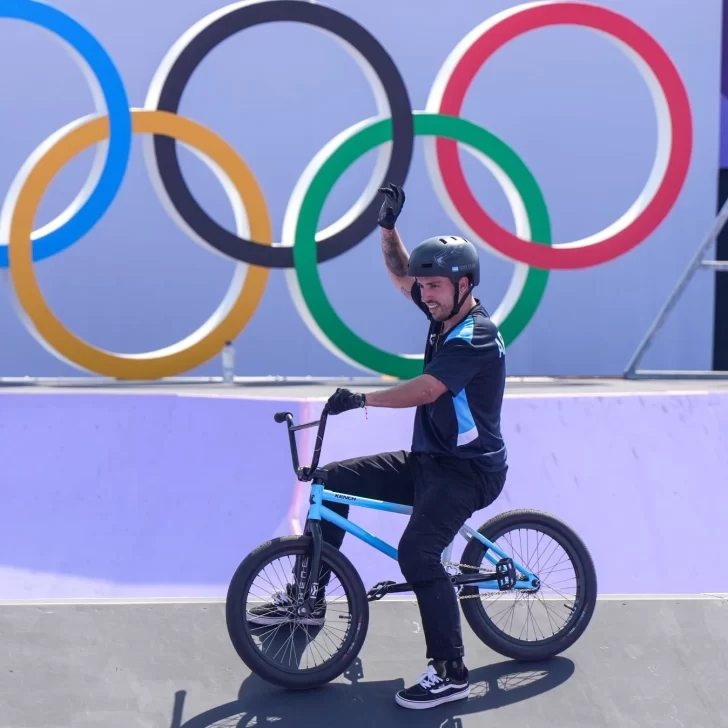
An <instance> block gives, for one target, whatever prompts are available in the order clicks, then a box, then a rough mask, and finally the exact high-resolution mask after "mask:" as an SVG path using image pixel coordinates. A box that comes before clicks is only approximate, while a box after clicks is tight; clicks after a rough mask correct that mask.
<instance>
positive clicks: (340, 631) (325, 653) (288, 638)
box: [237, 548, 360, 675]
mask: <svg viewBox="0 0 728 728" xmlns="http://www.w3.org/2000/svg"><path fill="white" fill-rule="evenodd" d="M297 559H302V560H303V564H304V566H305V567H306V573H308V578H305V579H304V582H305V588H306V589H308V588H309V586H310V581H311V579H310V570H309V569H308V561H309V556H308V549H304V548H301V549H296V550H291V551H290V552H288V553H285V554H283V555H277V556H275V557H273V558H272V559H268V560H266V562H265V563H264V564H263V565H262V566H261V568H260V569H258V571H257V572H256V574H255V575H254V576H253V577H252V579H249V580H248V582H247V583H246V585H245V588H244V591H243V594H242V599H241V609H240V610H239V612H238V614H237V619H238V627H239V628H240V629H241V631H242V632H243V633H244V635H245V639H247V641H248V642H249V643H250V644H251V645H252V646H253V647H255V649H256V650H257V652H258V655H259V656H260V657H261V658H262V659H263V660H264V661H265V662H266V663H268V665H270V666H271V667H273V668H275V669H276V670H279V671H281V672H285V673H287V674H297V675H314V674H316V673H318V672H321V671H323V670H326V669H327V668H329V667H330V666H331V665H332V664H333V663H335V662H337V661H338V660H340V659H341V657H342V655H344V654H346V653H347V651H348V650H349V649H350V647H351V645H352V643H353V641H354V639H355V638H356V635H357V632H358V629H357V622H358V621H359V616H360V615H358V614H357V610H356V607H355V606H354V605H355V600H354V593H353V586H352V585H351V584H350V583H349V580H348V579H347V576H346V575H345V574H341V573H340V572H339V570H338V569H337V568H336V567H335V566H333V565H332V564H331V563H330V562H329V561H328V560H326V559H325V557H324V556H323V554H322V567H321V576H322V579H323V578H324V577H325V576H326V575H329V583H328V586H327V587H326V593H325V598H324V601H325V603H326V610H325V615H324V618H323V624H310V623H306V620H305V618H303V619H302V618H301V617H294V618H293V621H289V622H287V623H278V624H270V623H269V624H256V623H253V622H251V621H249V618H248V617H249V613H250V610H251V609H253V608H255V607H258V608H259V609H258V610H257V616H258V618H261V617H262V618H263V619H266V620H270V617H271V610H270V609H266V610H263V609H260V608H261V607H263V606H264V605H265V604H266V603H270V602H271V599H272V598H273V597H274V595H275V594H280V595H281V596H282V597H283V600H284V601H288V600H290V599H291V598H293V599H294V600H295V598H296V596H297V594H298V589H297V588H296V587H295V586H293V587H290V586H289V585H291V584H293V583H294V582H295V579H294V577H293V574H294V568H295V564H296V560H297ZM281 606H282V608H283V609H285V610H286V611H289V612H291V613H292V612H294V611H295V610H294V609H293V607H292V606H290V605H289V604H282V605H281Z"/></svg>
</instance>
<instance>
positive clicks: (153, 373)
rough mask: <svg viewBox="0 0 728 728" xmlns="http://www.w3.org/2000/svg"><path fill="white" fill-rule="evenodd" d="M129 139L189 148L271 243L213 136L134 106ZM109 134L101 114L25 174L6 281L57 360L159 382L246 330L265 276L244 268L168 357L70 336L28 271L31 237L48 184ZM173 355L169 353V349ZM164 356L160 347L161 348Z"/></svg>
mask: <svg viewBox="0 0 728 728" xmlns="http://www.w3.org/2000/svg"><path fill="white" fill-rule="evenodd" d="M131 114H132V129H133V132H134V133H135V134H163V135H165V136H169V137H172V138H173V139H177V140H178V141H180V142H182V143H184V144H188V145H189V146H190V147H194V148H195V149H197V150H198V151H200V152H201V153H202V154H204V155H205V156H207V157H208V158H209V159H210V160H212V161H213V162H215V163H216V164H217V165H218V166H219V167H220V169H222V171H223V172H225V174H226V175H227V176H228V177H229V179H230V181H231V182H232V184H233V186H234V187H235V190H236V191H237V193H238V194H239V195H240V198H241V200H242V202H243V205H244V206H245V209H246V213H247V215H248V221H249V224H250V236H251V238H252V239H253V240H256V241H258V242H259V243H263V244H266V245H270V243H271V241H272V239H273V236H272V229H271V223H270V217H269V215H268V209H267V207H266V204H265V200H264V199H263V193H262V192H261V189H260V187H259V186H258V183H257V181H256V179H255V177H254V176H253V174H252V172H251V171H250V169H249V168H248V166H247V165H246V164H245V162H244V161H243V160H242V159H241V158H240V156H239V155H238V153H237V152H236V151H235V150H234V149H233V148H232V147H231V146H230V145H229V144H227V142H225V141H224V140H223V139H221V138H220V137H219V136H217V134H215V133H213V132H212V131H210V130H209V129H207V128H206V127H204V126H201V125H200V124H197V123H196V122H194V121H190V120H189V119H185V118H183V117H180V116H177V115H176V114H171V113H169V112H166V111H148V110H141V109H134V110H132V112H131ZM108 136H109V119H108V116H104V117H100V118H98V119H93V120H91V121H88V122H86V123H85V124H83V125H81V126H79V127H78V128H76V129H74V130H73V131H71V132H70V133H69V134H68V135H67V136H65V137H63V138H62V139H60V140H59V141H58V142H57V143H56V144H55V145H54V146H53V147H51V148H50V149H49V150H48V151H47V152H46V153H45V154H44V155H43V157H41V159H40V160H39V161H38V163H37V164H36V165H35V167H34V168H33V170H32V171H31V172H30V174H29V175H28V177H27V179H26V182H25V184H24V185H23V188H22V189H21V191H20V194H19V195H18V198H17V203H16V205H15V210H14V214H13V219H12V221H11V225H10V238H9V241H8V242H9V245H8V255H9V259H10V276H11V279H12V282H13V286H14V288H15V293H16V295H17V297H18V300H19V302H20V305H21V306H22V308H23V310H24V311H25V313H26V314H27V315H28V317H29V319H30V321H31V322H32V324H33V326H35V328H36V330H37V332H38V335H39V336H41V337H42V338H43V339H44V340H45V341H46V343H47V344H49V345H50V347H51V348H53V349H54V350H55V351H57V352H58V353H59V354H60V355H61V356H63V357H65V358H66V359H68V360H69V361H71V362H73V363H74V364H77V365H79V366H81V367H83V368H84V369H87V370H89V371H93V372H96V373H97V374H102V375H106V376H110V377H115V378H117V379H159V378H162V377H168V376H174V375H176V374H180V373H182V372H187V371H189V370H191V369H194V368H195V367H197V366H199V365H200V364H203V363H204V362H206V361H208V360H209V359H211V358H212V357H214V356H216V355H217V354H218V353H219V352H220V350H221V349H222V347H223V346H224V344H225V342H226V341H231V340H233V339H234V338H235V337H236V336H237V335H238V334H239V333H240V332H241V331H242V330H243V328H245V326H246V325H247V323H248V321H249V320H250V318H251V316H252V315H253V313H254V312H255V310H256V308H257V307H258V304H259V303H260V301H261V299H262V297H263V292H264V291H265V286H266V283H267V281H268V276H269V274H270V271H269V270H268V269H267V268H259V267H257V266H253V265H248V270H247V275H246V278H245V283H244V285H243V287H242V290H241V291H240V294H239V295H238V296H237V298H236V300H235V302H234V303H233V305H232V307H231V308H230V311H229V312H228V314H227V315H226V316H225V317H224V318H223V320H222V321H221V322H220V323H219V324H218V325H217V326H215V327H214V328H213V329H212V330H211V331H209V332H206V333H205V334H204V335H203V336H202V337H201V338H200V339H199V341H195V342H193V343H192V344H191V345H189V346H187V347H185V348H183V349H181V350H178V351H177V350H175V349H176V346H172V347H167V350H166V352H167V353H161V354H159V355H155V352H152V353H151V354H149V355H146V354H116V353H113V352H108V351H104V350H102V349H97V348H96V347H94V346H91V345H90V344H88V343H87V342H85V341H83V339H80V338H78V337H77V336H76V335H74V334H72V333H71V332H70V331H69V330H68V329H67V328H66V327H65V326H64V325H63V324H62V323H61V322H60V321H59V320H58V319H57V318H56V316H55V315H54V314H53V312H52V311H51V309H50V308H49V306H48V304H47V303H46V301H45V299H44V298H43V294H42V293H41V290H40V287H39V286H38V280H37V279H36V277H35V270H34V268H33V251H32V241H31V234H32V231H33V223H34V221H35V216H36V213H37V210H38V206H39V205H40V201H41V199H42V198H43V194H44V193H45V191H46V189H47V187H48V185H49V184H50V183H51V181H52V180H53V178H54V177H55V176H56V175H57V174H58V172H59V171H60V170H61V169H62V168H63V166H64V165H65V164H67V163H68V162H69V161H70V160H71V159H73V158H74V157H75V156H76V155H77V154H79V153H80V152H82V151H83V150H84V149H87V148H88V147H90V146H91V145H92V144H97V143H98V142H101V141H103V140H104V139H107V138H108ZM172 350H174V351H172ZM163 351H164V350H163Z"/></svg>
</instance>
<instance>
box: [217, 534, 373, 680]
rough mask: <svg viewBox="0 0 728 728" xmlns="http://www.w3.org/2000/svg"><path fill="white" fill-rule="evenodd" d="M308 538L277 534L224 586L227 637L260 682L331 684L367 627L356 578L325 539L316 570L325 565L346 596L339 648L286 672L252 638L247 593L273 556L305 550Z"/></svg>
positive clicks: (349, 660)
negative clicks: (343, 633) (345, 617)
mask: <svg viewBox="0 0 728 728" xmlns="http://www.w3.org/2000/svg"><path fill="white" fill-rule="evenodd" d="M311 550H312V539H311V537H310V536H308V535H304V536H282V537H280V538H274V539H271V540H270V541H267V542H265V543H263V544H261V545H260V546H258V547H257V548H256V549H255V550H253V551H252V552H251V553H250V554H249V555H248V556H247V557H246V558H245V559H244V560H243V561H242V563H241V564H240V566H238V568H237V569H236V571H235V574H234V575H233V578H232V580H231V582H230V586H229V587H228V593H227V601H226V610H225V617H226V622H227V629H228V634H229V636H230V640H231V642H232V644H233V647H234V648H235V651H236V652H237V653H238V656H239V657H240V659H241V660H242V661H243V662H244V663H245V664H246V665H247V666H248V667H249V668H250V670H252V671H253V672H254V673H255V674H256V675H258V676H259V677H260V678H262V679H263V680H266V681H267V682H269V683H271V684H273V685H277V686H278V687H283V688H288V689H291V690H310V689H312V688H317V687H320V686H321V685H324V684H325V683H328V682H331V681H332V680H334V679H335V678H337V677H338V676H339V675H341V674H342V673H344V672H345V671H346V670H347V669H348V667H349V666H350V665H351V663H352V662H353V661H354V659H355V658H356V657H357V655H358V654H359V651H360V650H361V648H362V645H363V644H364V639H365V637H366V634H367V630H368V629H369V602H368V601H367V596H366V591H365V589H364V584H363V583H362V580H361V577H360V576H359V574H358V572H357V571H356V569H355V568H354V566H353V565H352V563H351V562H350V561H349V559H347V558H346V557H345V556H344V555H343V554H342V553H341V552H339V551H337V550H336V549H335V548H333V547H332V546H330V545H329V544H327V543H324V544H323V551H322V553H321V561H322V569H323V568H324V566H326V567H328V568H330V569H331V573H332V575H336V577H337V578H338V580H339V581H340V582H341V585H342V587H343V588H344V591H345V592H346V595H347V597H348V601H349V606H350V609H349V611H350V615H351V620H350V621H349V630H348V634H347V635H346V638H345V639H344V640H343V644H342V645H341V647H340V648H339V649H338V650H337V651H336V652H335V654H334V655H332V656H331V657H330V658H329V660H327V661H326V662H325V663H324V664H323V665H321V666H318V667H315V668H311V669H307V670H286V669H283V668H282V667H280V666H277V665H274V664H272V663H271V661H269V660H268V658H266V657H265V656H264V655H263V654H262V653H261V652H260V650H259V649H258V647H257V646H256V644H255V643H254V641H253V638H252V633H251V628H250V625H249V623H248V621H247V619H246V604H247V596H248V592H249V590H250V587H251V585H252V584H253V582H254V581H255V578H256V576H257V575H258V574H259V573H260V571H261V570H262V569H263V568H265V566H266V565H267V564H268V563H270V562H271V561H274V560H275V559H278V558H281V557H285V556H293V557H294V558H295V557H296V556H302V555H306V554H310V553H311Z"/></svg>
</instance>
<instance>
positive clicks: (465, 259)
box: [407, 235, 480, 286]
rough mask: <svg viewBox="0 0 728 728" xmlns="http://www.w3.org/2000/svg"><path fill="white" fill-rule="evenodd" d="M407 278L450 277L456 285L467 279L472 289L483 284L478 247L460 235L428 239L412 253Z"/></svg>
mask: <svg viewBox="0 0 728 728" xmlns="http://www.w3.org/2000/svg"><path fill="white" fill-rule="evenodd" d="M407 275H408V276H412V277H413V278H414V277H417V276H419V277H420V278H422V277H424V276H447V277H448V278H450V279H452V281H453V282H455V283H457V281H458V280H459V279H460V278H462V276H468V277H469V278H470V283H471V284H472V286H477V285H478V283H480V260H479V258H478V251H477V250H476V248H475V246H474V245H473V244H472V243H471V242H470V241H469V240H466V239H465V238H461V237H458V236H457V235H441V236H437V237H434V238H428V239H427V240H425V241H424V242H422V243H420V244H419V245H418V246H417V247H416V248H415V249H414V250H413V251H412V253H411V254H410V259H409V267H408V269H407Z"/></svg>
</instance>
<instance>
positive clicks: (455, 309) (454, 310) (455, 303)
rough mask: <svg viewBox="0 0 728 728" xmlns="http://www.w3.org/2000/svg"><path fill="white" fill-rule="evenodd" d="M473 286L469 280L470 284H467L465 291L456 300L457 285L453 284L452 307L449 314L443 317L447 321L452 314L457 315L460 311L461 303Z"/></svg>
mask: <svg viewBox="0 0 728 728" xmlns="http://www.w3.org/2000/svg"><path fill="white" fill-rule="evenodd" d="M473 288H475V286H474V285H473V283H472V281H471V282H470V286H468V290H467V291H465V294H464V295H463V297H462V299H460V300H458V288H457V285H455V291H454V293H453V308H452V311H451V312H450V315H449V316H448V317H447V318H446V319H445V320H446V321H449V320H450V319H451V318H452V317H453V316H457V315H458V314H459V313H460V309H461V308H462V305H463V303H465V301H466V300H467V298H468V296H469V295H470V294H471V293H472V292H473Z"/></svg>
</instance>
